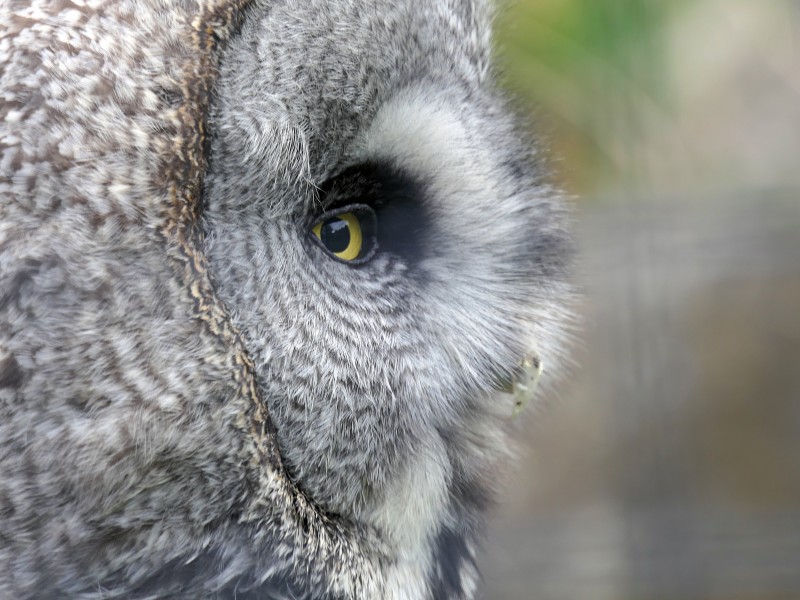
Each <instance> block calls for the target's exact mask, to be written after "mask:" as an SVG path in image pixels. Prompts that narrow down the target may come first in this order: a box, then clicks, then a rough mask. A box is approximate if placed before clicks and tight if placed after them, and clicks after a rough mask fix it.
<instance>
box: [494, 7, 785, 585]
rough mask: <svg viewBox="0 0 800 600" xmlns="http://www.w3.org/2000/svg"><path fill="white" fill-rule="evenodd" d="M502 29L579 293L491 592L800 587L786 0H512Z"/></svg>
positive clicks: (501, 542)
mask: <svg viewBox="0 0 800 600" xmlns="http://www.w3.org/2000/svg"><path fill="white" fill-rule="evenodd" d="M497 39H498V53H499V56H500V58H501V63H502V65H503V66H504V71H505V73H504V79H505V84H506V86H507V87H508V89H509V90H510V91H511V92H512V94H513V95H514V96H515V97H516V98H517V100H518V104H519V106H522V107H526V110H529V111H532V112H531V114H530V119H531V122H532V123H533V124H534V126H535V129H536V131H537V132H538V134H537V136H538V137H539V139H540V140H542V141H543V143H545V144H546V145H547V152H548V154H549V155H550V157H551V160H552V166H553V168H554V170H555V172H556V176H557V178H558V179H559V181H560V182H561V184H562V185H563V186H564V188H565V189H567V190H568V191H569V192H570V194H572V196H573V203H574V205H575V207H576V218H577V221H578V226H577V229H578V235H579V243H580V245H581V252H582V258H581V264H580V268H579V274H578V279H579V284H580V286H581V291H582V293H583V295H584V296H583V300H582V301H581V304H580V306H579V307H578V310H579V312H580V313H581V315H582V319H583V325H582V327H583V332H582V334H581V336H580V338H581V340H580V342H579V343H578V345H577V348H576V350H575V355H576V365H577V366H576V368H575V369H574V372H573V373H572V374H571V376H569V377H568V378H567V379H566V380H565V381H564V382H563V383H562V385H561V386H560V388H559V393H558V394H557V397H556V398H551V399H550V401H549V402H547V404H548V406H547V407H546V408H544V409H543V410H541V411H538V412H537V413H536V414H534V415H532V416H531V418H530V419H529V420H528V421H526V422H525V423H523V424H522V425H521V427H520V438H521V440H522V441H523V443H524V446H525V447H526V448H527V451H526V454H525V455H524V456H523V458H522V460H520V461H519V463H518V465H517V468H516V470H515V471H514V472H513V473H512V474H511V477H510V490H509V491H508V493H507V494H506V495H505V496H504V499H505V501H504V503H503V504H502V505H501V506H500V507H499V508H498V509H497V511H496V514H495V515H494V518H493V521H492V528H491V530H490V532H489V540H488V544H487V547H486V556H485V557H484V558H483V559H482V564H483V565H484V569H483V570H484V575H485V577H486V590H485V592H486V593H485V596H486V598H487V599H488V600H551V599H552V600H556V599H559V600H560V599H565V600H566V599H569V600H580V599H584V598H586V599H592V600H605V599H609V600H645V599H646V600H662V599H663V600H668V599H675V600H678V599H681V600H684V599H692V600H695V599H698V600H699V599H714V600H778V599H781V600H783V599H800V2H798V0H518V1H517V2H516V3H512V4H509V6H508V8H507V10H506V12H505V13H504V14H503V15H502V16H501V19H500V22H499V28H498V35H497ZM545 361H546V357H545Z"/></svg>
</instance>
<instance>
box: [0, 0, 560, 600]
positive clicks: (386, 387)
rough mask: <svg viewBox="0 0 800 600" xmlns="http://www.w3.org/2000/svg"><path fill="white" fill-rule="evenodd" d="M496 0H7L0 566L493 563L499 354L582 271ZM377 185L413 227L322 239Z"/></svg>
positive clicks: (160, 574)
mask: <svg viewBox="0 0 800 600" xmlns="http://www.w3.org/2000/svg"><path fill="white" fill-rule="evenodd" d="M491 20H492V11H491V7H490V6H489V4H488V3H487V2H484V1H482V0H474V1H466V2H462V1H455V0H439V1H435V0H415V1H413V2H389V1H384V0H379V1H372V2H348V1H344V0H342V1H339V0H336V1H334V2H330V1H326V2H323V1H321V0H311V1H307V2H302V3H301V2H295V1H290V0H285V1H257V2H252V3H247V2H226V1H222V0H220V1H218V2H211V1H207V2H205V1H204V2H183V3H174V2H167V1H166V0H164V1H157V0H150V1H146V2H145V1H119V2H111V1H109V2H102V1H98V2H92V3H77V2H66V1H65V2H63V3H62V2H59V1H55V0H54V1H51V2H35V3H29V2H19V3H15V2H7V3H6V4H5V5H4V6H3V8H2V13H1V14H0V27H1V28H2V35H1V36H0V40H2V41H0V69H2V72H0V77H1V81H2V92H3V99H2V101H1V102H0V152H1V153H2V154H0V160H2V163H0V194H1V196H0V598H5V597H9V598H34V597H35V598H50V597H54V598H55V597H78V598H164V597H172V598H198V597H209V598H212V597H213V598H234V597H235V598H284V597H287V598H307V599H312V598H313V599H333V598H348V599H356V598H357V599H362V598H363V599H375V600H378V599H397V600H400V599H408V600H417V599H420V600H421V599H427V598H430V599H433V598H436V599H438V598H472V597H474V596H475V594H476V589H477V569H476V565H475V544H476V542H477V538H478V536H479V531H480V523H481V515H482V513H483V511H484V510H485V508H486V504H487V502H488V501H489V500H490V498H491V496H492V495H493V492H494V487H495V485H496V481H497V479H496V473H497V470H498V468H500V467H501V465H502V464H503V462H504V461H505V460H506V458H507V454H508V452H507V446H508V444H507V440H506V438H507V430H508V423H507V419H508V417H509V416H510V414H511V412H512V409H513V401H512V399H511V397H510V396H508V395H506V394H501V393H500V392H498V391H496V388H497V387H498V386H499V384H500V382H501V380H504V379H507V378H509V377H510V376H512V375H513V374H514V372H515V369H516V367H517V365H518V363H519V361H520V360H521V359H522V358H523V357H524V356H525V355H527V354H529V353H530V352H531V351H535V352H536V353H537V354H538V355H539V356H541V357H542V359H543V360H544V361H545V364H546V365H547V368H548V373H549V372H557V371H558V369H559V365H560V363H561V361H562V352H563V350H562V347H563V330H564V326H565V323H566V322H567V320H568V318H567V317H568V315H567V311H566V309H565V304H566V302H567V300H568V297H569V286H568V284H567V283H566V279H567V270H568V264H569V254H570V244H569V237H568V235H567V233H566V230H565V229H566V218H565V215H564V209H563V206H562V203H561V200H560V195H559V194H558V192H557V191H556V190H554V189H553V188H552V187H550V186H549V185H548V184H547V183H546V180H545V178H543V177H542V176H541V174H540V173H539V170H538V168H537V167H536V160H537V158H536V156H535V154H534V153H533V152H532V150H531V148H530V144H529V143H528V141H527V140H526V139H524V138H521V137H520V136H519V134H518V127H517V125H516V124H515V122H514V119H513V118H512V117H511V116H510V111H509V110H508V108H507V106H506V104H505V102H504V101H503V99H502V97H501V95H500V94H498V92H497V91H496V89H495V88H494V83H493V76H492V69H491ZM217 65H218V66H217ZM209 99H211V104H210V106H209V104H208V102H209ZM206 118H207V122H206ZM206 130H207V131H208V132H209V135H208V138H206V137H205V131H206ZM207 159H208V161H209V162H208V165H207V164H206V160H207ZM348 174H350V175H348ZM348 177H350V179H348ZM204 178H205V181H204ZM351 179H352V180H353V181H356V182H357V183H352V182H351ZM348 182H350V183H348ZM358 182H360V183H358ZM365 182H366V183H365ZM398 182H399V183H398ZM348 186H349V187H348ZM353 186H356V187H353ZM358 186H361V187H358ZM392 186H395V188H396V190H395V191H396V192H397V193H396V194H395V195H396V196H397V198H395V199H394V200H391V201H387V204H386V206H385V207H384V206H383V205H382V202H383V199H382V194H384V192H385V191H386V190H388V189H390V188H391V189H395V188H392ZM353 189H358V190H361V192H359V193H357V194H355V196H353V197H351V195H352V193H353V192H352V190H353ZM367 196H369V197H375V198H377V199H378V204H379V205H380V206H381V208H380V210H379V209H377V208H376V212H377V215H378V230H379V232H380V231H381V225H382V223H383V224H384V226H385V227H384V231H387V230H389V229H391V227H390V225H391V223H392V222H393V221H392V219H395V222H399V223H401V224H402V227H401V228H400V230H399V231H400V236H399V237H400V238H401V239H400V242H403V241H408V240H412V241H415V244H410V245H409V247H404V246H402V244H401V245H400V246H397V247H398V248H401V249H400V250H396V251H395V250H393V247H392V246H391V245H390V244H388V243H387V244H386V245H385V247H379V248H378V250H377V252H376V254H375V255H374V256H373V257H372V258H371V259H370V260H368V261H366V262H365V263H364V264H359V265H352V264H346V263H343V262H340V261H336V260H334V259H332V258H331V257H330V256H329V255H328V254H326V253H325V251H324V250H323V249H322V248H321V247H320V245H319V244H316V243H314V241H313V240H312V238H311V234H310V231H309V229H310V224H311V222H312V221H311V219H313V218H314V215H319V214H321V212H322V211H323V209H324V206H326V205H328V204H329V203H330V202H333V201H334V200H336V201H352V202H366V200H365V199H364V198H366V197H367ZM398 198H399V199H398ZM393 202H394V203H393ZM397 219H399V221H397ZM406 231H407V234H408V235H407V236H405V232H406ZM405 237H407V238H408V240H404V239H403V238H405Z"/></svg>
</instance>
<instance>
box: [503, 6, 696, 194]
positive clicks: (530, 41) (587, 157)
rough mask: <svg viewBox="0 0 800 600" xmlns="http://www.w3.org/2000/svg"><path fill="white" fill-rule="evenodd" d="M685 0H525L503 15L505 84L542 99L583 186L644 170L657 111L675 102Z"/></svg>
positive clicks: (573, 180) (543, 114)
mask: <svg viewBox="0 0 800 600" xmlns="http://www.w3.org/2000/svg"><path fill="white" fill-rule="evenodd" d="M685 4H686V0H519V1H517V2H512V3H511V4H509V5H508V6H507V7H506V10H505V11H502V12H501V14H500V19H499V22H498V35H497V39H498V40H500V42H499V44H500V46H499V48H498V50H499V56H500V59H501V64H502V65H503V67H504V69H505V71H504V75H505V84H506V86H507V87H508V88H509V89H511V90H512V92H514V93H515V94H517V95H519V96H521V97H522V100H523V102H525V103H527V104H529V105H531V106H535V107H537V115H536V120H537V125H538V126H539V127H541V126H542V125H544V127H545V130H546V131H548V130H549V132H550V133H551V134H552V135H550V136H549V137H550V138H551V140H552V142H553V144H554V146H555V154H556V155H557V156H562V157H564V158H565V159H566V162H567V170H568V172H567V173H562V175H563V176H564V177H565V179H566V180H567V182H568V185H569V187H571V188H573V189H574V190H576V191H579V192H585V191H588V190H591V189H597V188H602V187H606V186H613V185H615V184H616V183H618V182H619V181H620V180H622V181H627V180H630V179H631V178H635V177H636V172H635V171H636V169H637V161H636V155H637V148H638V146H639V145H640V144H641V143H642V142H643V139H644V138H645V137H646V129H647V126H648V122H649V121H651V120H652V119H653V116H652V115H653V113H656V114H657V113H668V112H669V110H670V108H669V107H670V97H669V90H670V86H669V81H668V72H669V69H668V68H667V64H666V62H667V60H668V55H667V52H666V44H667V40H666V36H665V31H666V29H667V27H668V25H669V22H670V19H671V18H672V17H673V15H674V14H675V12H676V11H677V10H679V9H680V8H681V7H682V6H683V5H685Z"/></svg>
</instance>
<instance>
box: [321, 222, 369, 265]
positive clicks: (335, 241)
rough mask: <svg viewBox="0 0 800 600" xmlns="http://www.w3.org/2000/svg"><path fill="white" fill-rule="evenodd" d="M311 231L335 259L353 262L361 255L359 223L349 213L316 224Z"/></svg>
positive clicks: (361, 239)
mask: <svg viewBox="0 0 800 600" xmlns="http://www.w3.org/2000/svg"><path fill="white" fill-rule="evenodd" d="M312 231H313V232H314V235H316V236H317V237H318V238H319V239H320V241H322V244H323V246H325V247H326V248H327V249H328V250H329V251H330V252H331V253H332V254H333V255H334V256H335V257H337V258H340V259H342V260H355V259H356V258H358V256H359V255H360V254H361V247H362V245H363V243H364V238H363V234H362V233H361V223H359V221H358V217H357V216H356V215H354V214H353V213H351V212H346V213H342V214H340V215H336V216H335V217H332V218H330V219H328V220H327V221H323V222H321V223H317V224H316V225H315V226H314V227H313V229H312Z"/></svg>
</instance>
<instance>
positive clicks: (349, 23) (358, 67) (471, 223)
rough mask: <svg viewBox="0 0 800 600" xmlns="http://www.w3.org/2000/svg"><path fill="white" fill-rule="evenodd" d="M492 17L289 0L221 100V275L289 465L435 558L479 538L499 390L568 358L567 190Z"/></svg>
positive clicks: (266, 20)
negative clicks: (533, 366) (530, 368)
mask: <svg viewBox="0 0 800 600" xmlns="http://www.w3.org/2000/svg"><path fill="white" fill-rule="evenodd" d="M491 17H492V15H491V11H490V10H489V7H488V6H487V4H486V3H484V2H456V1H451V2H446V1H445V2H442V1H433V0H425V1H423V2H401V3H397V2H389V1H385V2H384V1H379V2H370V3H335V8H333V7H331V5H330V4H329V3H328V2H316V1H315V2H307V3H303V4H301V5H299V4H297V3H293V2H274V3H271V4H270V5H269V8H268V9H264V10H260V11H253V12H252V13H251V14H250V15H249V17H248V19H247V20H246V22H245V24H244V26H243V27H242V29H241V31H240V33H239V34H238V36H237V37H235V38H234V39H233V40H232V41H231V42H230V43H229V45H228V48H227V50H226V51H225V53H224V54H223V56H222V58H221V61H220V64H221V67H220V75H219V78H218V80H217V85H216V88H215V90H214V93H215V104H214V106H213V109H212V112H211V117H210V120H209V128H210V135H211V146H210V166H209V172H208V176H207V180H206V188H205V202H206V205H205V230H206V236H207V238H206V240H207V252H208V255H209V257H210V261H211V273H212V277H213V279H214V282H215V286H216V288H217V290H218V293H219V294H220V296H221V297H222V299H223V300H224V302H225V303H226V305H227V306H228V308H229V310H230V311H231V313H232V316H233V320H234V322H235V323H236V324H237V326H238V327H239V328H240V330H241V331H242V332H243V336H244V338H245V345H246V346H247V348H248V350H249V352H250V353H251V356H252V358H253V361H254V364H255V371H256V373H257V379H258V385H259V386H260V387H261V389H262V391H263V395H264V399H265V401H266V404H267V405H268V408H269V411H270V414H271V417H272V419H273V421H274V423H275V426H276V428H277V437H278V441H279V448H280V453H281V455H282V457H283V459H284V461H285V464H286V466H287V469H288V472H289V473H290V475H291V477H292V478H293V480H294V481H295V482H296V483H297V485H298V487H299V488H300V489H301V490H303V491H304V493H305V494H306V495H307V496H308V497H309V498H310V499H311V500H312V501H313V502H314V503H316V504H317V505H318V506H320V507H321V508H322V509H323V510H324V511H326V512H328V513H330V514H333V515H339V516H343V517H344V518H347V519H349V520H352V521H355V522H358V523H364V524H366V525H368V526H370V527H374V528H375V529H376V530H377V531H379V532H380V534H381V536H383V537H384V538H385V539H387V540H388V543H389V545H390V546H391V547H393V548H396V549H397V552H398V553H400V554H403V555H405V556H410V557H414V560H415V561H417V562H418V564H420V565H422V566H421V567H420V570H422V571H424V572H426V573H427V572H428V571H430V570H431V569H432V568H434V567H433V565H434V563H436V561H437V560H439V559H438V558H437V556H438V557H442V558H441V560H445V561H446V560H448V559H446V558H444V556H445V555H447V554H448V553H454V552H455V553H458V552H459V548H461V553H462V554H464V555H466V556H469V555H471V553H472V549H471V538H470V536H471V534H472V532H473V529H474V527H475V526H476V523H477V522H478V520H479V514H480V513H481V512H482V511H483V509H484V508H485V504H486V502H487V501H488V499H489V497H490V496H491V492H492V488H493V486H494V484H495V475H494V474H495V472H496V470H497V467H498V464H499V463H500V462H501V459H502V456H503V455H504V452H505V448H506V441H505V437H506V434H507V429H508V428H507V420H508V418H509V417H510V416H511V414H512V412H513V410H514V406H513V405H514V399H513V397H512V396H511V395H509V394H507V393H503V392H502V391H500V390H502V389H503V388H504V387H506V386H507V385H508V383H509V381H514V380H515V378H519V377H520V376H521V365H522V364H523V362H524V361H525V360H526V358H527V359H528V360H531V357H535V358H533V360H534V361H541V362H542V363H543V364H546V365H547V368H548V373H549V372H552V371H553V370H555V371H557V370H558V365H559V363H560V362H561V347H562V343H561V342H562V337H563V335H562V333H563V325H564V322H565V315H566V310H565V303H566V299H567V296H568V293H569V290H568V285H567V284H566V272H567V267H568V263H569V255H570V251H569V245H570V244H569V238H568V235H567V233H566V219H565V212H564V207H563V205H562V203H561V198H560V197H559V193H558V191H556V190H555V189H554V188H553V187H552V186H550V185H549V184H548V183H547V181H546V178H545V177H544V176H543V175H542V173H541V171H540V168H539V167H538V166H537V157H536V154H535V152H534V151H533V149H532V145H531V143H530V140H529V139H528V138H527V137H526V136H525V135H523V134H521V133H520V127H519V124H518V123H517V122H516V121H515V119H514V117H513V115H512V114H511V111H510V110H509V108H508V106H507V103H506V102H505V101H504V100H503V98H502V95H501V94H500V93H499V92H498V90H497V89H496V87H495V83H494V79H493V71H492V68H491V63H492V47H491V36H490V31H491ZM523 371H524V369H523ZM465 539H466V540H468V542H469V543H463V544H462V545H461V546H459V544H458V543H455V542H454V540H465ZM453 564H456V562H454V563H453ZM434 570H435V569H434ZM440 570H441V569H440ZM424 578H427V575H426V577H424ZM456 579H458V578H457V577H456ZM435 597H439V596H435Z"/></svg>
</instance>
